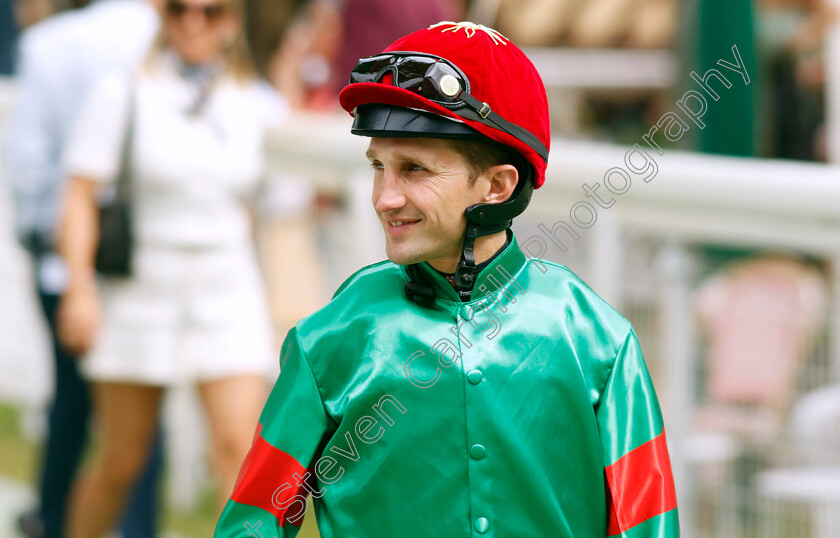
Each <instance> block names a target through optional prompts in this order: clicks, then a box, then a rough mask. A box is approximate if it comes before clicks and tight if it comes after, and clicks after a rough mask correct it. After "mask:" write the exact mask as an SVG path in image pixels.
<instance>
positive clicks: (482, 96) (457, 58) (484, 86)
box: [339, 21, 551, 188]
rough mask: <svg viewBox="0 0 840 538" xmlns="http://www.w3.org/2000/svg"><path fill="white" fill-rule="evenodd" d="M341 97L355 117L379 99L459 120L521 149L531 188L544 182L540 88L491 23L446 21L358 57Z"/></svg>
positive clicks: (546, 132) (545, 127) (545, 143)
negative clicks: (380, 50) (487, 25)
mask: <svg viewBox="0 0 840 538" xmlns="http://www.w3.org/2000/svg"><path fill="white" fill-rule="evenodd" d="M339 101H340V103H341V106H342V107H343V108H344V109H345V110H347V111H348V112H350V113H351V114H352V115H355V113H356V109H357V107H360V106H363V105H368V104H380V105H392V106H393V107H403V108H408V109H419V110H423V111H426V112H430V113H432V114H435V115H437V116H443V117H446V118H451V119H454V120H458V121H456V122H453V124H457V123H460V122H463V124H462V125H467V126H469V127H471V128H472V129H475V131H478V132H479V133H481V134H482V135H484V136H486V137H488V138H490V139H492V140H495V141H497V142H499V143H501V144H504V145H506V146H509V147H511V148H513V149H515V150H516V151H517V152H518V153H519V154H520V155H522V156H523V157H524V158H525V160H526V161H527V162H528V163H529V164H530V165H531V167H532V168H533V174H529V175H530V176H531V179H532V182H533V186H534V187H535V188H539V187H540V186H542V184H543V183H544V182H545V168H546V163H547V160H548V149H549V145H550V141H551V133H550V126H549V115H548V103H547V100H546V95H545V87H544V86H543V83H542V79H541V78H540V76H539V74H538V73H537V70H536V68H535V67H534V65H533V64H532V63H531V61H530V60H529V59H528V58H527V57H526V56H525V54H524V53H523V52H522V51H521V50H519V48H517V47H516V45H514V44H513V43H511V42H510V41H509V40H508V39H507V38H506V37H504V36H503V35H501V34H499V33H498V32H496V31H495V30H493V29H492V28H487V27H485V26H482V25H477V24H473V23H471V22H460V23H455V22H450V21H446V22H441V23H438V24H435V25H433V26H430V27H429V28H426V29H424V30H419V31H417V32H414V33H412V34H409V35H407V36H405V37H403V38H402V39H399V40H397V41H395V42H394V43H392V44H391V45H390V46H388V47H387V48H386V49H385V50H384V51H383V52H382V53H381V54H378V55H376V56H372V57H370V58H362V59H361V60H359V63H358V64H357V65H356V67H355V68H354V69H353V72H352V73H351V75H350V84H349V85H347V86H346V87H345V88H344V89H343V90H342V91H341V94H340V95H339ZM456 130H457V127H456ZM434 133H436V131H429V132H428V134H434ZM359 134H369V135H370V136H375V134H370V133H359ZM428 134H427V135H428ZM443 137H444V138H445V137H447V136H443ZM451 137H452V138H457V137H458V136H457V135H452V136H451Z"/></svg>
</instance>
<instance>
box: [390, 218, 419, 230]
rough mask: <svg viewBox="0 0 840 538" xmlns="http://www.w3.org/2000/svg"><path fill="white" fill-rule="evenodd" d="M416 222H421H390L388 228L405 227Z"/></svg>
mask: <svg viewBox="0 0 840 538" xmlns="http://www.w3.org/2000/svg"><path fill="white" fill-rule="evenodd" d="M415 222H420V221H419V220H400V221H388V226H391V227H392V228H399V227H400V226H405V225H406V224H414V223H415Z"/></svg>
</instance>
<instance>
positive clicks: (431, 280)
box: [400, 230, 528, 304]
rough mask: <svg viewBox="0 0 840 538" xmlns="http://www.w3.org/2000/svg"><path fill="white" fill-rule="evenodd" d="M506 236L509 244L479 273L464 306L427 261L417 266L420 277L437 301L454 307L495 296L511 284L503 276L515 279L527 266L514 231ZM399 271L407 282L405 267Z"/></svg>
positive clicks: (447, 282) (451, 288)
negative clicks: (490, 295) (449, 303)
mask: <svg viewBox="0 0 840 538" xmlns="http://www.w3.org/2000/svg"><path fill="white" fill-rule="evenodd" d="M507 233H508V234H510V235H509V238H510V244H509V245H508V246H507V248H505V249H504V250H503V251H502V252H501V253H500V254H499V255H498V256H496V258H495V259H493V261H491V262H490V263H489V264H488V265H487V267H485V268H484V269H482V270H481V272H480V273H479V274H478V277H477V278H476V280H475V286H473V294H472V299H471V300H470V301H469V302H466V303H463V302H462V301H461V299H460V298H459V297H458V293H457V292H456V291H455V289H454V288H453V287H452V285H451V284H450V283H449V281H447V280H446V278H444V277H443V276H441V274H440V273H438V272H437V271H436V270H435V269H434V268H433V267H432V266H431V265H429V263H428V262H421V263H419V264H417V269H418V273H419V276H420V278H421V279H422V280H423V282H424V283H425V284H426V285H427V286H430V287H431V288H432V289H433V290H434V292H435V296H436V297H437V300H444V301H449V302H454V303H457V304H472V303H475V302H478V301H481V300H482V299H483V298H484V296H485V295H487V294H488V293H494V292H496V291H497V290H498V289H500V286H501V287H506V286H509V285H510V282H509V281H508V278H506V275H505V273H506V274H507V275H510V276H511V277H516V275H517V274H518V273H519V271H521V270H522V269H523V268H524V267H525V265H526V264H527V263H528V258H527V257H526V256H525V254H524V253H523V252H522V250H521V249H520V248H519V244H518V243H517V242H516V237H515V236H514V234H513V231H511V230H508V231H507ZM500 268H501V269H500ZM400 269H401V270H402V273H403V276H404V277H405V279H406V280H410V278H409V275H408V270H407V268H406V267H405V266H404V265H401V266H400Z"/></svg>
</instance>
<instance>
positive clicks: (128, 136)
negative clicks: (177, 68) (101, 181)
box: [115, 76, 137, 200]
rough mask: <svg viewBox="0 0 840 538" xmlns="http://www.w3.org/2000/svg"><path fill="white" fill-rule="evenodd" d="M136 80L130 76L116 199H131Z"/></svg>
mask: <svg viewBox="0 0 840 538" xmlns="http://www.w3.org/2000/svg"><path fill="white" fill-rule="evenodd" d="M135 86H136V81H135V80H134V77H133V76H132V77H130V78H129V81H128V111H127V112H128V117H127V118H126V122H125V135H124V136H123V143H122V148H121V150H120V169H119V172H118V174H117V186H116V193H115V196H116V199H117V200H130V199H131V150H132V146H133V145H134V120H135V116H136V108H137V96H136V88H135Z"/></svg>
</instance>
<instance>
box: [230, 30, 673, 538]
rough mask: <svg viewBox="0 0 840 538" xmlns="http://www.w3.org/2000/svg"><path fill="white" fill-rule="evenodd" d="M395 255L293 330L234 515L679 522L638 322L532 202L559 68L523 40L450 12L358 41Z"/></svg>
mask: <svg viewBox="0 0 840 538" xmlns="http://www.w3.org/2000/svg"><path fill="white" fill-rule="evenodd" d="M340 101H341V104H342V106H343V107H344V108H345V110H347V111H348V112H350V113H351V114H352V115H353V116H354V122H353V126H352V128H351V131H352V132H353V133H354V134H357V135H360V136H368V137H371V141H370V145H369V147H368V151H367V157H368V160H369V161H370V163H371V166H372V168H373V193H372V202H373V207H374V210H375V211H376V214H377V216H378V217H379V220H380V222H381V223H382V227H383V230H384V233H385V237H386V251H387V255H388V258H389V260H388V261H385V262H381V263H378V264H375V265H372V266H369V267H366V268H364V269H361V270H360V271H358V272H357V273H356V274H355V275H353V276H352V277H351V278H350V279H348V281H347V282H345V283H344V284H343V285H342V286H341V287H340V288H339V290H338V291H337V292H336V294H335V296H334V297H333V299H332V301H331V302H330V303H329V304H328V305H326V306H325V307H324V308H323V309H321V310H320V311H318V312H316V313H315V314H313V315H311V316H309V317H308V318H306V319H303V320H301V321H300V322H299V323H298V324H297V326H296V327H295V328H294V329H292V331H290V332H289V335H288V336H287V338H286V341H285V343H284V346H283V350H282V352H281V359H280V361H281V367H282V373H281V374H280V378H279V379H278V381H277V384H276V385H275V387H274V390H273V391H272V394H271V396H270V398H269V401H268V402H267V404H266V406H265V409H264V410H263V413H262V416H261V418H260V424H259V426H258V428H257V433H256V435H255V438H254V444H253V447H252V449H251V452H250V453H249V455H248V458H247V459H246V461H245V462H244V464H243V466H242V469H241V471H240V474H239V478H238V480H237V484H236V486H235V488H234V491H233V493H232V495H231V500H230V501H229V502H228V505H227V507H226V508H225V510H224V512H223V514H222V517H221V519H220V521H219V524H218V526H217V528H216V536H218V537H224V538H232V537H235V536H264V537H272V536H277V537H279V536H295V535H296V534H297V531H298V526H299V525H300V523H301V520H302V518H303V516H304V510H305V506H306V504H305V497H306V495H307V494H311V495H312V496H313V497H314V503H315V508H316V517H317V520H318V526H319V528H320V531H321V535H322V536H323V537H325V538H330V537H333V536H341V537H344V536H399V537H401V538H402V537H414V536H417V537H425V536H445V537H447V538H450V537H461V536H464V537H466V536H479V535H482V536H498V537H509V536H551V537H568V538H582V537H586V538H591V537H599V536H600V537H606V536H622V537H627V538H641V537H674V536H678V535H679V527H678V521H677V508H676V498H675V494H674V484H673V479H672V476H671V469H670V463H669V459H668V451H667V445H666V442H665V434H664V428H663V423H662V418H661V415H660V410H659V405H658V403H657V400H656V394H655V391H654V389H653V386H652V384H651V381H650V377H649V375H648V372H647V369H646V367H645V363H644V359H643V358H642V354H641V350H640V348H639V344H638V341H637V338H636V335H635V333H634V331H633V329H632V327H631V326H630V324H629V323H628V322H627V320H625V319H624V318H623V317H621V316H620V315H619V314H618V313H617V312H616V311H615V310H613V309H612V308H611V307H610V306H609V305H607V304H606V303H605V302H604V301H603V300H601V299H600V298H599V297H598V296H597V295H595V293H593V292H592V290H590V289H589V288H588V287H587V286H586V284H584V283H583V282H582V281H581V280H580V279H578V278H577V277H576V276H575V275H574V274H572V273H571V272H570V271H569V270H568V269H566V268H565V267H563V266H560V265H556V264H553V263H550V262H545V261H542V260H529V259H528V258H526V257H525V255H524V254H523V253H522V251H521V250H520V249H519V247H518V245H517V243H516V239H515V238H514V236H513V233H512V232H511V231H510V225H511V221H512V219H513V218H514V217H516V216H517V215H519V214H521V213H522V211H524V209H525V208H526V207H527V205H528V202H529V201H530V198H531V195H532V193H533V191H534V189H535V188H539V187H540V186H542V184H543V183H544V181H545V169H546V163H547V160H548V146H549V143H550V131H549V122H548V117H549V116H548V106H547V103H546V97H545V89H544V87H543V84H542V81H541V79H540V77H539V75H538V74H537V72H536V70H535V69H534V66H533V65H532V64H531V62H530V61H529V60H528V59H527V58H526V57H525V55H524V54H523V53H522V52H521V51H520V50H519V49H518V48H516V46H515V45H513V43H511V42H510V41H508V40H507V39H506V38H505V37H504V36H502V35H500V34H498V33H497V32H495V31H494V30H492V29H489V28H486V27H483V26H479V25H475V24H472V23H451V22H446V23H440V24H437V25H434V26H432V27H430V28H427V29H425V30H420V31H418V32H415V33H413V34H410V35H408V36H406V37H404V38H402V39H400V40H398V41H396V42H395V43H393V44H392V45H390V46H389V47H388V48H387V49H386V50H385V51H384V52H383V53H382V54H379V55H377V56H373V57H370V58H363V59H361V60H359V62H358V64H357V65H356V67H355V68H354V70H353V72H352V73H351V76H350V84H349V85H348V86H347V87H346V88H345V89H344V90H343V91H342V93H341V96H340Z"/></svg>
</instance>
